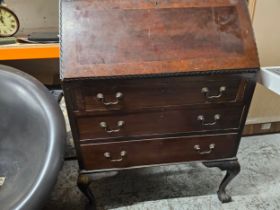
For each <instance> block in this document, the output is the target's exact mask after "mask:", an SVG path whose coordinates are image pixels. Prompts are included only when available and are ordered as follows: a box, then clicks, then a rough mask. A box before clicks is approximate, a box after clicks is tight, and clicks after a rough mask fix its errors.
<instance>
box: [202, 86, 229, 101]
mask: <svg viewBox="0 0 280 210" xmlns="http://www.w3.org/2000/svg"><path fill="white" fill-rule="evenodd" d="M226 89H227V88H226V86H221V87H220V89H219V91H220V92H219V94H217V95H212V96H210V95H209V93H210V90H209V88H208V87H204V88H202V89H201V93H203V94H204V95H205V97H206V98H207V99H217V98H221V97H222V96H223V94H224V92H225V91H226Z"/></svg>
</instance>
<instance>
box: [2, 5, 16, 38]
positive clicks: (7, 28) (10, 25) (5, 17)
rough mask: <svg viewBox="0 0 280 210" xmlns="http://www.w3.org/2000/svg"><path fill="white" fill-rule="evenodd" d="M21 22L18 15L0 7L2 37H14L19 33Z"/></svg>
mask: <svg viewBox="0 0 280 210" xmlns="http://www.w3.org/2000/svg"><path fill="white" fill-rule="evenodd" d="M18 29H19V20H18V17H17V16H16V14H15V13H14V12H13V11H12V10H10V9H9V8H7V7H5V6H1V5H0V37H9V36H13V35H14V34H16V33H17V32H18Z"/></svg>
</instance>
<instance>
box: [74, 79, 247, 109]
mask: <svg viewBox="0 0 280 210" xmlns="http://www.w3.org/2000/svg"><path fill="white" fill-rule="evenodd" d="M245 87H246V82H245V81H244V80H241V79H240V78H238V77H234V76H231V77H229V76H223V77H221V76H207V77H206V76H205V77H168V78H146V79H123V80H121V79H118V80H117V79H116V80H96V81H95V80H91V81H90V80H86V81H77V82H75V83H73V84H72V86H71V91H70V92H71V95H72V99H73V101H72V103H73V108H74V110H78V111H81V112H83V111H85V112H90V111H92V112H96V111H97V112H98V111H100V112H102V111H105V112H106V111H108V110H138V109H144V108H152V107H167V106H178V105H180V106H181V105H190V104H209V103H224V102H236V101H241V100H242V99H243V94H244V90H245Z"/></svg>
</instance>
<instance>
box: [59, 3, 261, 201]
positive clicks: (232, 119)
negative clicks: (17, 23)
mask: <svg viewBox="0 0 280 210" xmlns="http://www.w3.org/2000/svg"><path fill="white" fill-rule="evenodd" d="M60 2H61V7H60V8H61V13H60V15H61V24H62V25H61V27H60V29H61V31H60V35H61V79H62V80H63V89H64V92H65V100H66V105H67V110H68V114H69V120H70V125H71V128H72V133H73V137H74V142H75V147H76V151H77V156H78V161H79V167H80V170H81V174H85V173H91V172H97V171H99V172H100V171H101V172H102V171H104V170H105V169H106V170H122V169H128V168H131V167H132V168H133V167H145V166H152V165H157V164H167V163H168V164H171V163H178V162H187V161H196V160H201V161H207V163H206V165H208V166H217V167H220V168H221V169H223V170H224V169H226V170H227V171H228V173H227V175H226V177H225V179H224V181H223V182H222V184H221V186H220V190H219V193H218V195H219V198H220V200H221V201H222V202H225V201H230V197H229V196H228V195H227V194H226V193H225V187H226V185H227V184H228V183H229V181H230V180H231V179H232V178H233V177H234V176H235V175H237V173H238V172H239V165H238V162H237V161H236V159H235V157H236V153H237V150H238V146H239V143H240V138H241V134H242V130H243V128H244V125H245V121H246V117H247V114H248V110H249V106H250V103H251V99H252V95H253V92H254V89H255V82H256V72H257V70H258V69H259V61H258V55H257V49H256V44H255V40H254V36H253V30H252V26H251V22H250V17H249V15H248V10H247V4H246V1H245V0H207V1H204V0H203V1H197V0H160V1H158V0H148V1H147V0H138V1H133V0H114V1H100V0H90V1H89V0H62V1H60ZM221 87H223V88H222V89H224V90H223V91H222V92H223V93H222V94H220V93H221ZM205 88H206V89H207V91H208V93H207V94H208V95H207V94H206V93H205V91H202V89H204V90H205ZM120 93H121V94H120ZM120 95H121V97H119V96H120ZM211 96H216V97H211ZM100 98H102V99H101V100H100ZM107 102H113V104H112V103H111V105H108V104H107ZM217 114H218V115H219V119H218V120H217V119H216V123H214V122H215V120H214V116H215V115H216V116H217ZM199 115H202V116H203V119H204V123H206V124H207V123H208V125H202V122H201V119H202V118H201V117H200V118H198V116H199ZM198 119H200V120H198ZM120 122H121V123H120ZM100 123H101V124H100ZM118 123H119V125H121V128H120V130H118V127H117V124H118ZM209 123H210V124H209ZM211 123H212V124H211ZM100 125H102V126H100ZM104 125H105V127H104ZM112 129H113V130H115V132H113V133H110V131H112ZM209 161H210V162H209ZM225 167H227V168H225ZM89 183H90V180H89V179H87V176H82V175H81V176H80V178H79V180H78V185H79V187H80V189H81V190H82V191H83V192H84V194H85V195H86V196H87V197H88V198H89V200H90V201H93V195H92V193H91V192H90V191H89V188H88V185H89Z"/></svg>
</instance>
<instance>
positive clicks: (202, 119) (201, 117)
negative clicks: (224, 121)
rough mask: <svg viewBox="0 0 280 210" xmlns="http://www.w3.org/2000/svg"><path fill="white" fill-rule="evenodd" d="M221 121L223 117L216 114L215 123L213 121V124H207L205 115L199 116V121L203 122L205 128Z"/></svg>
mask: <svg viewBox="0 0 280 210" xmlns="http://www.w3.org/2000/svg"><path fill="white" fill-rule="evenodd" d="M220 119H221V115H220V114H215V115H214V121H213V122H208V123H206V122H205V117H204V116H203V115H199V116H198V117H197V120H199V121H201V124H202V125H205V126H209V125H210V126H211V125H216V124H217V122H218V120H220Z"/></svg>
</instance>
